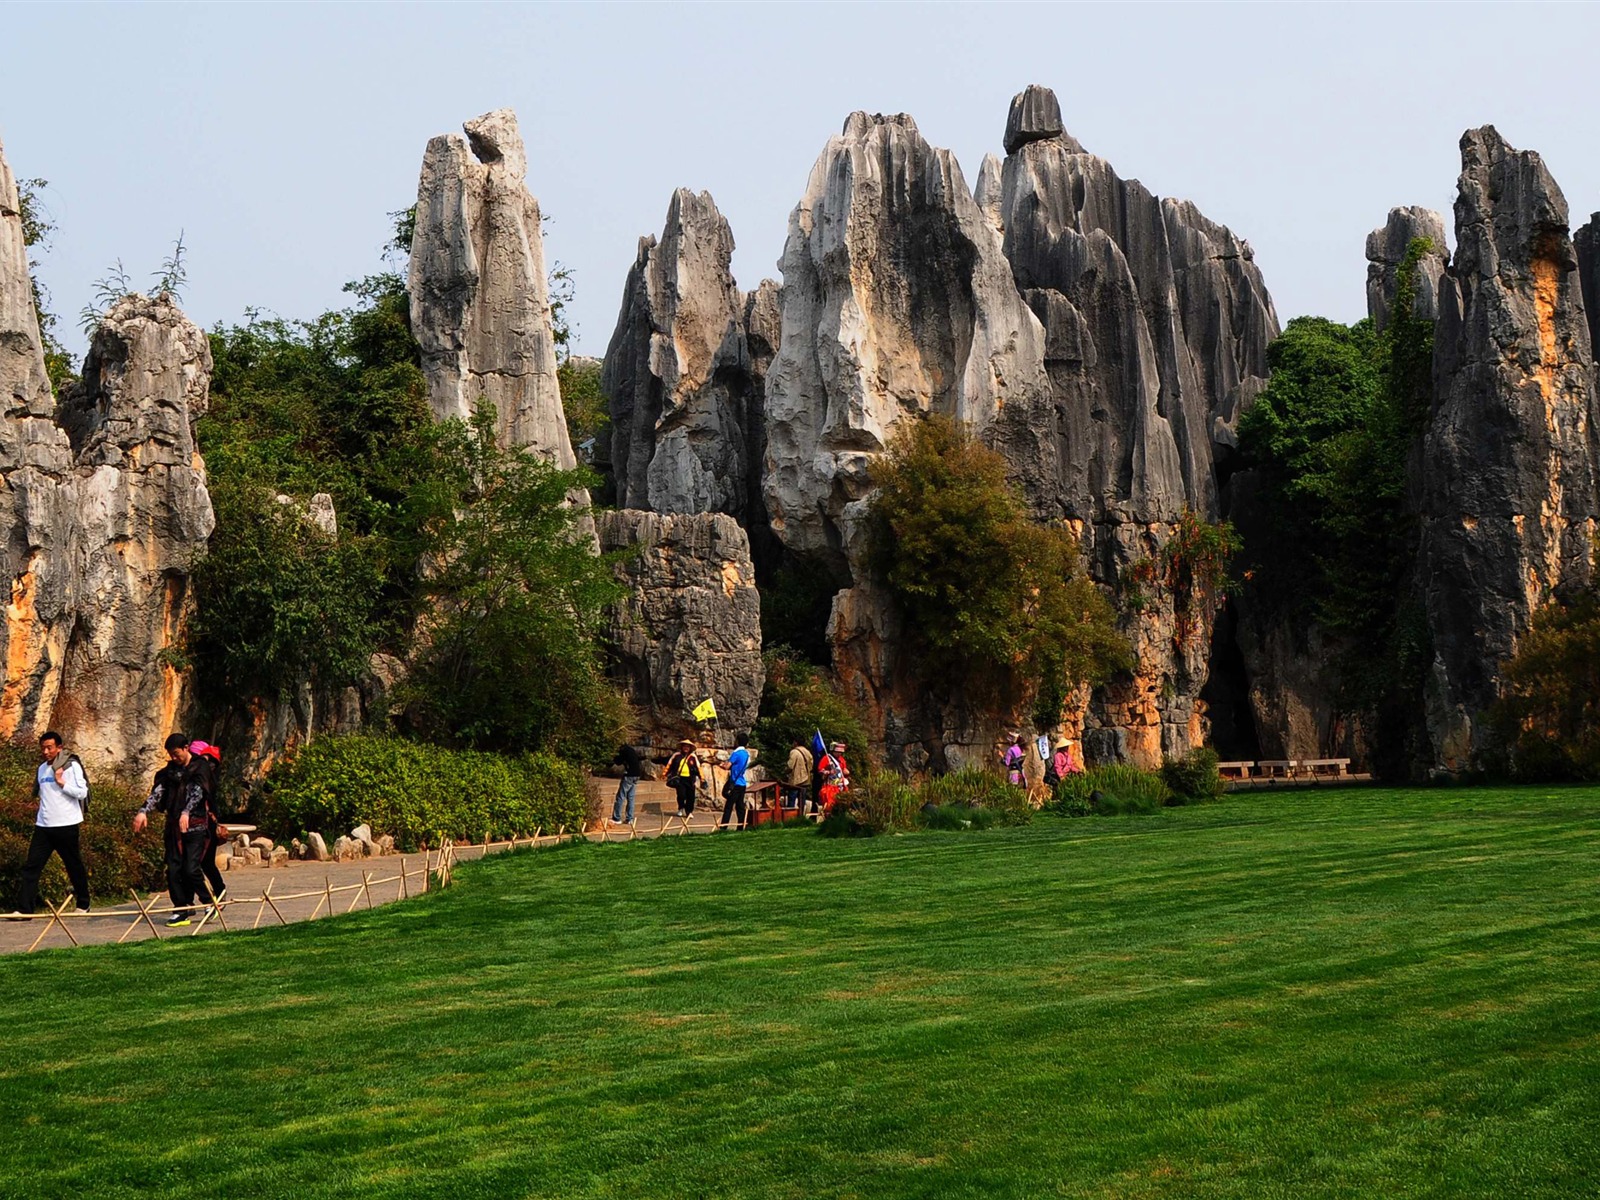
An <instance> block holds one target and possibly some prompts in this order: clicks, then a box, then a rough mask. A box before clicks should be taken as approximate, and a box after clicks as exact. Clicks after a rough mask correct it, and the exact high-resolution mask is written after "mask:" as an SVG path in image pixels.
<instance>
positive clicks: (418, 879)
mask: <svg viewBox="0 0 1600 1200" xmlns="http://www.w3.org/2000/svg"><path fill="white" fill-rule="evenodd" d="M719 815H720V812H717V813H712V812H710V811H708V808H701V809H698V810H697V811H696V812H695V815H694V818H693V819H692V820H691V821H689V822H683V821H680V820H679V819H678V818H677V817H675V816H671V815H662V814H659V813H655V812H641V813H640V814H639V819H638V821H637V823H636V824H635V826H634V827H633V828H631V829H630V828H629V827H628V826H626V825H621V826H613V827H611V828H609V829H605V830H602V829H594V830H591V831H590V832H589V833H587V834H585V835H584V836H585V837H587V838H588V840H589V841H591V842H601V841H604V842H613V843H614V842H626V841H631V840H633V839H634V838H654V837H661V836H663V835H665V836H681V835H682V834H685V833H712V832H714V831H715V830H716V828H717V817H718V816H719ZM555 840H556V839H555V838H552V837H544V838H540V839H539V841H538V845H543V846H549V845H553V844H554V842H555ZM534 844H535V843H534V841H533V839H531V838H524V839H521V840H519V841H517V842H515V843H512V842H495V843H493V844H491V845H489V846H487V847H485V846H482V845H476V846H473V845H458V846H454V847H452V854H453V858H454V861H455V862H457V863H459V862H463V861H470V860H472V859H477V858H482V857H483V856H484V855H485V854H492V853H495V852H497V851H501V850H509V849H511V847H512V846H513V845H516V846H523V847H526V846H531V845H534ZM438 858H439V854H438V852H437V851H433V852H430V853H429V854H428V855H427V856H426V865H425V862H424V855H422V854H406V855H399V854H396V855H389V856H385V857H383V858H364V859H359V860H357V861H355V862H345V863H338V862H290V863H288V864H287V865H285V866H282V867H270V868H269V867H239V868H237V869H235V870H232V871H228V872H226V873H225V874H224V875H223V879H224V880H225V881H226V883H227V887H228V891H227V895H226V898H225V899H224V900H223V902H222V906H221V908H222V911H221V913H220V915H218V914H216V913H212V914H211V915H208V916H207V917H206V919H205V921H204V922H202V921H201V920H200V919H199V917H200V912H201V911H202V910H199V909H197V910H196V915H195V918H194V923H193V924H192V925H190V926H189V927H188V928H180V929H167V928H165V927H164V926H163V925H162V922H163V921H165V920H166V919H167V917H168V916H170V915H171V912H172V901H171V899H170V898H169V897H168V896H167V894H166V892H153V893H151V894H150V895H149V896H148V897H146V898H145V899H144V901H143V904H144V906H145V907H146V909H147V911H148V913H149V915H148V917H147V916H146V915H145V913H141V912H140V910H139V908H138V907H135V905H134V903H133V901H132V900H131V899H130V900H128V901H126V902H124V903H122V904H118V905H108V906H106V907H104V908H101V907H98V906H97V907H96V908H95V910H94V912H93V914H92V915H89V916H76V915H73V914H72V913H64V914H63V915H62V916H61V918H60V920H59V921H56V922H55V923H53V924H52V923H51V922H52V918H51V916H50V914H49V913H47V912H44V911H43V908H42V906H41V911H40V912H39V913H38V914H36V915H35V916H34V917H33V918H31V919H29V920H27V921H0V954H19V953H25V952H27V951H28V950H30V949H31V948H34V946H35V944H36V943H37V948H38V949H40V950H45V949H50V948H53V947H64V946H72V945H74V944H78V945H85V946H88V945H96V944H100V943H105V942H136V941H146V940H148V939H149V938H151V937H159V938H162V939H163V940H165V939H168V938H174V937H191V936H199V935H201V934H211V933H216V932H219V931H224V930H233V929H240V928H244V929H252V928H261V927H265V926H269V925H276V924H279V923H283V924H288V923H289V922H291V921H309V920H313V919H315V920H325V919H326V918H327V917H328V916H329V914H330V912H331V913H332V914H333V915H335V916H338V915H340V914H342V913H347V912H350V911H352V910H354V909H356V908H370V907H375V906H377V905H379V904H389V903H392V902H393V901H396V900H402V899H405V898H406V897H407V896H414V895H419V894H421V892H422V891H423V890H424V882H425V880H426V887H428V888H436V887H438V886H439V880H438V874H437V870H436V867H437V860H438ZM402 871H403V872H404V880H403V881H402ZM363 877H365V879H364V878H363ZM89 882H90V886H91V887H92V886H93V883H94V880H93V878H91V879H90V881H89ZM263 897H270V903H269V902H268V900H266V899H263ZM57 902H58V903H59V902H60V898H59V897H57ZM47 925H49V926H50V928H49V929H48V930H46V928H45V927H46V926H47ZM41 933H42V934H43V935H44V936H43V937H42V938H41V937H40V934H41Z"/></svg>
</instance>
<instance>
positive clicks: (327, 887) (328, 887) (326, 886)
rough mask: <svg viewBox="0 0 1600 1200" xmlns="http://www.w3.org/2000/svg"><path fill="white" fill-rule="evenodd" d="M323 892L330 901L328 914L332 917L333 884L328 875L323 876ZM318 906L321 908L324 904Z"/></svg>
mask: <svg viewBox="0 0 1600 1200" xmlns="http://www.w3.org/2000/svg"><path fill="white" fill-rule="evenodd" d="M322 894H323V897H324V898H325V899H326V900H327V901H328V915H329V916H330V917H331V916H333V885H332V884H331V883H330V882H328V877H327V875H323V877H322ZM317 907H318V908H320V907H322V906H321V905H320V904H319V905H318V906H317Z"/></svg>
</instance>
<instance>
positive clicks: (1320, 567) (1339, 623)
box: [1239, 238, 1433, 774]
mask: <svg viewBox="0 0 1600 1200" xmlns="http://www.w3.org/2000/svg"><path fill="white" fill-rule="evenodd" d="M1431 249H1433V247H1432V244H1431V243H1430V242H1429V241H1428V240H1427V239H1425V238H1418V239H1416V240H1415V241H1414V242H1413V243H1412V244H1411V246H1410V248H1409V250H1408V252H1407V255H1406V258H1405V260H1404V262H1402V263H1401V265H1400V267H1399V269H1398V272H1397V290H1396V296H1395V301H1394V304H1393V310H1392V314H1391V316H1390V321H1389V324H1388V326H1387V327H1386V328H1385V329H1384V330H1383V331H1382V332H1381V333H1379V332H1377V331H1376V330H1375V329H1374V327H1373V324H1372V322H1371V321H1370V320H1362V321H1358V322H1357V323H1356V324H1355V325H1352V326H1344V325H1340V324H1338V323H1337V322H1334V321H1329V320H1326V319H1324V318H1321V317H1297V318H1296V319H1294V320H1292V321H1290V322H1289V325H1288V327H1287V328H1286V329H1285V330H1284V332H1283V336H1282V337H1280V338H1279V339H1278V340H1277V341H1276V342H1274V343H1273V344H1272V346H1271V348H1270V349H1269V350H1268V360H1269V363H1270V365H1271V367H1272V376H1271V380H1270V382H1269V383H1268V385H1267V387H1266V389H1265V390H1264V391H1263V392H1262V393H1261V395H1260V396H1259V397H1258V398H1257V399H1256V402H1255V404H1254V406H1253V407H1252V408H1251V409H1250V411H1249V412H1247V413H1246V414H1245V415H1244V417H1243V418H1241V420H1240V422H1239V442H1240V448H1241V450H1242V451H1243V453H1244V455H1245V459H1246V461H1247V462H1248V463H1249V464H1250V465H1253V466H1255V467H1257V468H1258V469H1259V471H1260V476H1261V501H1262V502H1261V504H1260V505H1259V506H1258V507H1259V510H1260V511H1262V512H1265V513H1270V514H1271V520H1270V522H1261V523H1260V524H1259V526H1258V527H1256V528H1253V529H1252V533H1253V534H1254V536H1252V537H1251V538H1249V539H1248V541H1247V545H1246V547H1245V550H1246V555H1247V559H1246V567H1247V570H1248V572H1249V577H1250V580H1251V583H1250V586H1251V589H1252V592H1253V595H1254V597H1255V599H1256V600H1257V601H1258V602H1260V603H1261V604H1262V605H1263V606H1264V607H1266V608H1268V609H1269V610H1273V611H1277V612H1282V613H1287V614H1289V615H1290V616H1293V617H1296V618H1298V619H1299V620H1300V621H1302V622H1310V621H1315V622H1317V623H1318V624H1320V625H1321V626H1322V627H1323V629H1325V630H1327V631H1328V632H1330V633H1332V634H1334V635H1336V636H1337V637H1339V638H1340V639H1341V640H1342V641H1343V643H1344V644H1345V645H1346V647H1347V650H1346V652H1345V654H1344V655H1343V657H1342V659H1341V662H1340V664H1339V665H1340V673H1341V677H1342V682H1343V688H1344V694H1343V696H1342V697H1341V699H1342V702H1343V704H1344V705H1345V707H1346V708H1348V709H1350V710H1352V711H1366V712H1371V713H1374V714H1375V715H1376V716H1377V724H1376V728H1377V731H1378V734H1379V738H1378V740H1379V743H1380V745H1379V750H1378V755H1379V758H1380V759H1381V760H1382V761H1381V762H1380V764H1379V766H1380V769H1386V773H1391V774H1392V773H1396V772H1397V771H1399V770H1400V769H1402V764H1403V760H1404V759H1405V758H1407V757H1408V753H1409V752H1408V749H1407V746H1406V745H1405V739H1406V738H1407V737H1409V731H1410V730H1411V729H1412V728H1413V727H1414V724H1415V721H1414V714H1415V709H1416V706H1417V705H1418V703H1419V702H1420V692H1421V686H1422V682H1421V672H1422V669H1423V667H1424V665H1425V663H1426V661H1427V657H1428V655H1427V635H1426V630H1425V628H1424V626H1423V622H1422V621H1421V619H1420V615H1419V614H1418V613H1417V612H1416V611H1415V605H1414V603H1413V602H1412V600H1411V598H1410V590H1411V578H1412V572H1413V569H1414V567H1415V559H1416V546H1417V534H1416V520H1415V514H1414V513H1413V511H1412V509H1411V506H1410V505H1409V503H1408V501H1407V494H1406V489H1407V478H1406V460H1407V457H1408V455H1409V454H1410V452H1411V448H1412V445H1413V443H1414V442H1415V440H1416V439H1417V438H1418V437H1419V436H1420V435H1421V434H1422V432H1423V430H1424V429H1425V427H1426V423H1427V420H1428V404H1429V398H1430V397H1431V394H1432V384H1431V369H1432V360H1433V324H1432V322H1431V321H1429V320H1426V319H1424V318H1420V317H1418V316H1416V315H1415V313H1414V312H1413V300H1414V297H1415V295H1416V277H1417V270H1418V263H1419V262H1420V260H1421V259H1422V257H1423V256H1424V255H1425V254H1427V253H1428V252H1429V251H1430V250H1431Z"/></svg>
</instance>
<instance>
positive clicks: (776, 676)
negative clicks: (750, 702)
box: [751, 648, 871, 770]
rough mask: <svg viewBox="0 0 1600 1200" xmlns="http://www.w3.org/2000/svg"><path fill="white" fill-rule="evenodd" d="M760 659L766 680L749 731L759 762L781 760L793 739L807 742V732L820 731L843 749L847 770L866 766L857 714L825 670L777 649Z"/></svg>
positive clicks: (865, 746)
mask: <svg viewBox="0 0 1600 1200" xmlns="http://www.w3.org/2000/svg"><path fill="white" fill-rule="evenodd" d="M765 657H766V664H767V683H766V687H765V689H764V690H763V691H762V693H761V716H760V718H759V719H758V720H757V721H756V725H755V729H754V730H752V732H751V741H753V742H754V743H755V744H756V745H757V746H758V747H760V749H761V753H762V756H763V758H762V761H764V762H767V763H771V764H781V763H783V762H784V761H785V759H786V758H787V757H788V753H789V747H790V746H792V745H794V743H795V740H796V739H798V740H799V741H801V742H803V743H804V744H805V745H807V746H809V745H810V744H811V734H812V732H813V731H814V730H818V729H820V730H821V731H822V736H823V737H824V738H825V739H826V740H827V741H829V742H843V743H844V744H845V745H846V746H847V747H848V748H849V749H848V751H847V752H846V754H845V761H847V762H848V763H850V765H851V768H852V769H854V770H861V769H862V768H863V767H866V766H870V765H871V764H870V762H869V761H868V759H867V752H868V742H867V731H866V729H865V728H863V727H862V724H861V718H860V716H859V715H857V713H856V709H855V706H854V705H853V704H851V703H850V701H849V700H848V699H846V698H845V696H844V694H843V693H842V692H840V691H839V689H838V687H837V686H835V685H834V683H833V681H832V680H831V679H830V678H829V677H828V676H827V674H826V673H825V672H824V671H822V670H821V669H819V668H817V667H814V666H812V665H811V664H810V663H807V662H802V661H800V660H799V659H798V658H796V657H794V656H793V655H792V654H791V653H790V652H788V651H786V650H783V649H781V648H780V649H776V650H771V651H768V653H767V654H766V656H765Z"/></svg>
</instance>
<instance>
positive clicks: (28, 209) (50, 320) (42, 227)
mask: <svg viewBox="0 0 1600 1200" xmlns="http://www.w3.org/2000/svg"><path fill="white" fill-rule="evenodd" d="M49 186H50V183H49V181H48V180H45V179H19V180H17V198H18V200H19V202H20V208H21V214H20V215H21V217H22V244H23V245H24V246H26V247H27V248H28V251H29V255H28V282H29V284H31V285H32V288H33V309H34V312H36V313H37V314H38V316H39V342H40V344H41V345H42V346H43V347H44V367H45V372H46V373H47V374H48V375H49V376H50V386H51V387H53V388H55V390H56V391H57V392H60V390H61V389H62V388H63V387H65V386H66V385H67V384H68V383H70V382H71V381H72V380H73V379H75V378H77V366H76V364H75V363H74V362H73V360H72V355H70V354H68V353H67V348H66V347H65V346H63V345H62V344H61V341H60V339H59V338H57V337H56V327H57V326H58V325H59V324H60V323H61V322H60V319H59V318H58V317H57V316H56V315H55V313H54V312H52V311H51V307H50V306H51V301H50V289H49V288H47V287H45V285H44V284H43V283H41V282H40V281H39V260H38V259H37V258H36V257H34V255H35V254H42V253H44V252H45V251H47V250H49V248H50V237H51V235H52V234H54V233H55V231H56V223H55V222H54V221H52V220H51V219H50V214H49V213H48V211H46V209H45V206H44V192H45V189H47V188H48V187H49Z"/></svg>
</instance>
